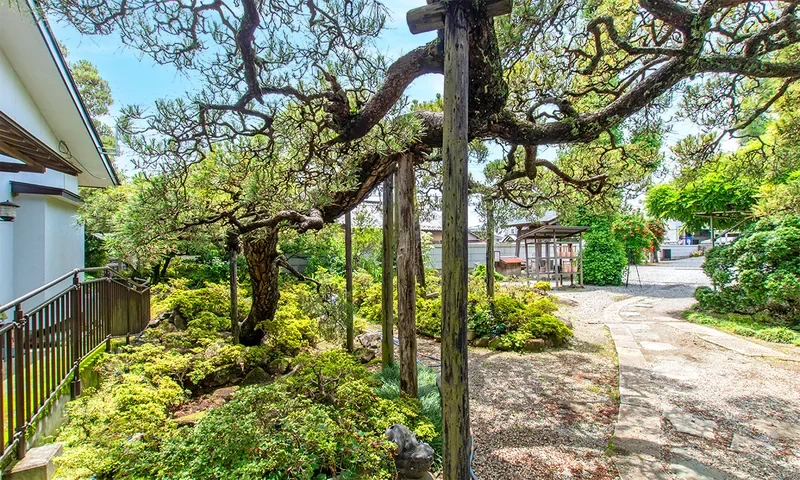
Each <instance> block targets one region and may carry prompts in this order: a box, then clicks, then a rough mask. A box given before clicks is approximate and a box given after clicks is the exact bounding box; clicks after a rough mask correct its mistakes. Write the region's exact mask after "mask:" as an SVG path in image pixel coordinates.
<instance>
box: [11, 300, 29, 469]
mask: <svg viewBox="0 0 800 480" xmlns="http://www.w3.org/2000/svg"><path fill="white" fill-rule="evenodd" d="M24 322H25V319H24V316H23V313H22V305H19V304H18V305H17V306H16V307H15V309H14V389H15V392H14V399H15V408H16V410H17V411H16V412H15V416H16V427H17V439H18V443H17V458H22V457H24V456H25V453H26V452H27V450H28V446H27V444H26V443H25V429H26V427H27V422H26V420H25V395H26V392H27V391H28V389H27V386H26V385H25V368H24V366H25V363H24V360H23V359H24V357H25V349H26V348H27V345H25V342H24V341H23V338H22V336H23V324H24Z"/></svg>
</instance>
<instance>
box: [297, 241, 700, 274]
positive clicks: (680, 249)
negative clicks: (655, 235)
mask: <svg viewBox="0 0 800 480" xmlns="http://www.w3.org/2000/svg"><path fill="white" fill-rule="evenodd" d="M516 248H517V244H516V243H513V242H510V243H495V244H494V249H495V251H499V252H500V256H501V257H514V256H516V255H515V253H516ZM529 248H530V249H531V252H530V253H531V255H533V246H532V245H531V246H530V247H529ZM699 249H700V247H699V245H663V246H662V247H661V252H659V259H663V258H664V255H663V251H664V250H669V251H670V253H671V255H672V257H671V258H672V259H673V260H677V259H680V258H688V257H690V256H691V254H692V252H695V251H697V250H699ZM543 254H544V253H543ZM550 255H552V252H551V253H550ZM519 257H520V258H521V259H522V260H523V261H525V262H527V260H528V259H527V257H526V256H525V244H524V243H523V244H522V245H520V249H519ZM289 263H291V264H292V266H294V267H295V268H296V269H298V270H299V271H301V272H303V271H305V268H306V267H307V266H308V260H306V259H305V258H303V257H292V258H290V259H289ZM485 263H486V243H485V242H476V243H470V244H469V248H468V258H467V265H469V269H470V270H472V269H473V268H475V265H478V264H480V265H483V264H485ZM426 266H427V267H428V268H435V269H437V270H441V269H442V246H441V245H433V246H432V247H431V250H430V255H429V261H428V263H427V265H426Z"/></svg>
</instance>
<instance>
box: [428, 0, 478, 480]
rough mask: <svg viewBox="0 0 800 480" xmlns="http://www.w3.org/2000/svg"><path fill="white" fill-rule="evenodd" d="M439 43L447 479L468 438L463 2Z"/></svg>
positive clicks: (456, 471)
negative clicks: (441, 57) (441, 54)
mask: <svg viewBox="0 0 800 480" xmlns="http://www.w3.org/2000/svg"><path fill="white" fill-rule="evenodd" d="M433 5H438V4H433ZM444 46H445V50H444V141H443V155H442V156H443V159H444V179H443V182H442V183H443V216H444V221H443V224H444V225H443V230H444V231H443V239H442V253H443V263H442V401H443V407H442V437H443V438H442V451H443V465H442V473H443V478H447V479H448V480H467V479H469V478H470V473H469V471H470V470H469V457H470V443H471V441H470V439H471V434H470V424H469V372H468V366H467V357H468V353H469V352H468V349H467V293H468V291H467V287H468V283H469V279H468V268H469V266H468V265H467V258H468V257H469V251H468V243H467V215H468V212H467V209H468V173H467V143H468V130H469V126H468V118H467V112H468V110H467V104H468V97H469V38H468V29H467V17H466V13H465V11H464V6H463V5H461V6H453V8H450V9H448V11H447V15H446V16H445V28H444Z"/></svg>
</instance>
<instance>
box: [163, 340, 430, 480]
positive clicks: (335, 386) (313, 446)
mask: <svg viewBox="0 0 800 480" xmlns="http://www.w3.org/2000/svg"><path fill="white" fill-rule="evenodd" d="M298 365H299V369H298V371H297V372H296V374H295V375H292V376H289V377H284V378H282V379H280V380H278V381H276V382H275V383H273V384H270V385H259V386H253V387H246V388H243V389H242V390H240V391H239V392H237V394H236V395H235V397H234V399H233V400H232V401H231V402H230V403H228V404H227V405H225V406H224V407H221V408H218V409H215V410H212V411H211V412H210V413H209V414H208V415H205V416H204V417H203V418H202V419H201V420H200V421H199V423H198V424H197V425H196V426H195V427H194V428H192V429H189V430H187V431H186V434H184V435H181V436H176V437H173V438H171V439H170V440H169V441H168V442H166V443H165V444H164V445H163V448H162V451H161V452H160V454H159V457H158V461H157V462H154V463H153V464H152V465H151V469H152V472H151V477H152V478H159V479H187V480H188V479H197V478H215V479H221V480H227V479H231V480H232V479H237V480H238V479H241V478H285V479H311V478H323V476H324V477H325V478H328V477H331V476H338V478H362V479H391V478H395V475H396V474H395V472H394V466H393V462H392V460H391V457H392V452H393V444H391V443H389V442H387V441H386V440H385V431H386V429H387V428H388V427H389V426H391V425H392V424H393V423H402V424H404V425H407V426H409V427H410V428H412V429H413V430H415V431H416V433H417V435H418V436H419V438H421V439H422V440H428V441H430V440H433V439H434V437H435V435H436V433H435V432H436V429H435V428H434V426H433V425H432V424H431V423H430V421H428V419H427V418H426V417H424V416H423V415H422V414H421V411H420V404H419V401H417V400H411V399H399V400H386V399H383V398H381V397H379V396H378V395H377V394H376V392H375V387H377V385H378V384H377V383H376V382H375V381H374V380H373V379H372V378H371V375H370V373H369V372H368V371H367V370H366V369H365V368H363V367H362V366H360V365H359V364H358V363H357V362H356V361H355V360H354V359H353V358H352V357H350V356H349V355H347V354H345V353H344V352H341V351H332V352H326V353H324V354H321V355H319V356H316V357H314V356H303V357H302V358H300V359H298Z"/></svg>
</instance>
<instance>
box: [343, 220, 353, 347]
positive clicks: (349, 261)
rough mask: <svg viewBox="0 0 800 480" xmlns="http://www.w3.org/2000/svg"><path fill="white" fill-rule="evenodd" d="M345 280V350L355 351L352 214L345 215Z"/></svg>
mask: <svg viewBox="0 0 800 480" xmlns="http://www.w3.org/2000/svg"><path fill="white" fill-rule="evenodd" d="M344 278H345V291H346V294H347V325H345V331H346V336H345V348H346V349H347V351H348V352H352V351H353V350H354V349H355V345H354V344H353V336H354V334H353V218H352V215H351V213H350V212H347V213H345V214H344Z"/></svg>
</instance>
